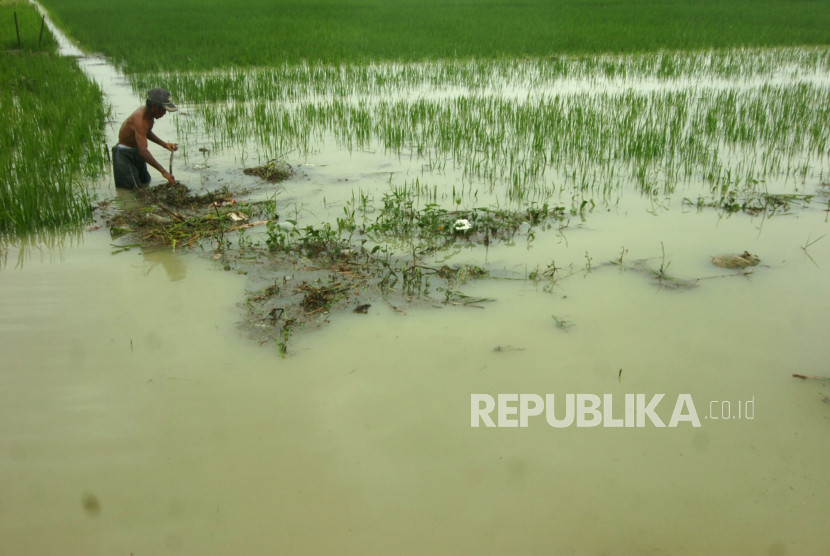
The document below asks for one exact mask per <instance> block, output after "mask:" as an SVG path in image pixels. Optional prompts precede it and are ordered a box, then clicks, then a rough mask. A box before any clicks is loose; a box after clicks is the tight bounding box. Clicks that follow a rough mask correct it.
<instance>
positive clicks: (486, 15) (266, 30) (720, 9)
mask: <svg viewBox="0 0 830 556" xmlns="http://www.w3.org/2000/svg"><path fill="white" fill-rule="evenodd" d="M43 4H44V5H45V6H46V7H47V8H48V9H49V10H50V13H51V15H52V16H53V17H54V18H55V19H56V20H57V21H58V22H59V23H61V24H62V26H64V27H65V28H66V29H69V31H70V34H71V35H73V36H74V38H75V39H77V40H78V41H80V42H81V43H82V44H84V45H86V46H87V47H89V48H91V49H93V50H95V51H101V52H104V53H106V54H107V55H109V56H111V57H112V58H113V59H114V60H115V62H116V63H117V64H118V65H121V66H123V67H124V69H126V70H127V71H128V72H129V73H133V72H140V71H157V70H192V71H203V70H207V69H214V68H220V67H223V68H228V67H241V66H245V67H250V66H269V65H273V64H281V63H284V62H287V63H298V62H300V61H308V62H323V63H328V64H339V63H365V62H368V61H372V60H385V61H390V60H396V61H422V60H438V59H453V58H469V57H474V58H487V59H493V58H499V57H513V58H515V57H524V56H530V57H546V56H550V55H558V54H563V53H571V54H599V53H625V52H645V51H655V50H699V49H710V48H731V47H749V46H797V45H820V44H828V43H830V10H828V9H827V6H826V3H824V2H821V1H803V0H729V1H728V2H724V1H723V0H697V1H695V2H684V1H666V0H661V1H654V0H605V1H603V2H588V1H585V0H526V1H524V2H515V1H512V0H495V1H493V0H350V1H349V2H344V1H337V0H239V1H237V2H228V1H226V0H177V1H176V2H169V1H162V0H145V1H144V2H142V3H141V6H140V9H139V8H138V7H137V6H136V5H135V3H131V2H126V1H125V0H112V1H109V2H100V1H98V0H43Z"/></svg>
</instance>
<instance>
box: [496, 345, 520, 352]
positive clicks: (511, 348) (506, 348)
mask: <svg viewBox="0 0 830 556" xmlns="http://www.w3.org/2000/svg"><path fill="white" fill-rule="evenodd" d="M524 350H525V348H523V347H515V346H496V347H494V348H493V351H495V352H499V353H501V352H505V351H524Z"/></svg>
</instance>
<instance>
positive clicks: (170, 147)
mask: <svg viewBox="0 0 830 556" xmlns="http://www.w3.org/2000/svg"><path fill="white" fill-rule="evenodd" d="M164 148H165V149H167V150H168V151H170V152H171V153H174V152H176V151H177V150H179V144H178V143H165V144H164Z"/></svg>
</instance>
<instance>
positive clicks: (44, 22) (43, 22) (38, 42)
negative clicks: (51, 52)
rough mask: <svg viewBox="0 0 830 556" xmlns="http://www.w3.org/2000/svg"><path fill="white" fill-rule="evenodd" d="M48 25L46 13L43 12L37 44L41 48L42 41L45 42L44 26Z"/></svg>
mask: <svg viewBox="0 0 830 556" xmlns="http://www.w3.org/2000/svg"><path fill="white" fill-rule="evenodd" d="M45 26H46V14H43V18H42V19H41V20H40V38H38V40H37V46H38V48H40V45H41V43H42V42H43V28H44V27H45Z"/></svg>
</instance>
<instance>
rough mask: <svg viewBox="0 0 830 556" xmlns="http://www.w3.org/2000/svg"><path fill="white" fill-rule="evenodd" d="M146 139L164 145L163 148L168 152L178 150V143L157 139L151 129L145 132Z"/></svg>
mask: <svg viewBox="0 0 830 556" xmlns="http://www.w3.org/2000/svg"><path fill="white" fill-rule="evenodd" d="M147 139H149V140H150V141H152V142H153V143H155V144H156V145H161V146H162V147H164V148H165V149H167V150H168V151H170V152H175V151H177V150H179V145H178V143H168V142H166V141H162V140H161V139H159V137H158V135H156V134H155V133H153V130H152V129H151V130H150V131H149V132H147Z"/></svg>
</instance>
